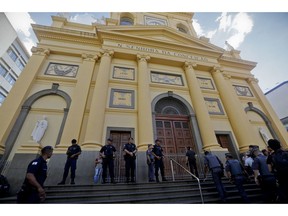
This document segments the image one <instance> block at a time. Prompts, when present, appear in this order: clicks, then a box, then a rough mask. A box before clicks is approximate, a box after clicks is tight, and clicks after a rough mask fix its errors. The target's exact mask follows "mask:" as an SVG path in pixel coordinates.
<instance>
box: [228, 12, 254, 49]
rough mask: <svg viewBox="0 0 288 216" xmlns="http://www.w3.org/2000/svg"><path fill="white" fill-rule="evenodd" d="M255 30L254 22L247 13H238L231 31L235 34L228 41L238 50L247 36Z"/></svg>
mask: <svg viewBox="0 0 288 216" xmlns="http://www.w3.org/2000/svg"><path fill="white" fill-rule="evenodd" d="M252 29H253V20H252V19H251V18H250V17H249V16H248V14H246V13H238V14H237V15H236V16H235V17H234V19H233V21H232V24H231V27H230V30H231V32H233V34H232V35H231V36H230V37H229V38H228V39H227V41H228V42H229V43H230V44H231V45H232V46H233V47H234V48H238V47H239V46H240V44H241V43H242V42H243V41H244V39H245V37H246V35H247V34H249V33H250V32H251V31H252Z"/></svg>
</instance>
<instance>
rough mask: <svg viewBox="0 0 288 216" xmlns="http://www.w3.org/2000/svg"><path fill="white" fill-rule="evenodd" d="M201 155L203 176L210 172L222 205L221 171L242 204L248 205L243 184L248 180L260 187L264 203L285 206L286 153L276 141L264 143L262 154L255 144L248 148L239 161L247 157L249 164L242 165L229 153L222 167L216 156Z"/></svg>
mask: <svg viewBox="0 0 288 216" xmlns="http://www.w3.org/2000/svg"><path fill="white" fill-rule="evenodd" d="M204 154H205V156H204V164H205V174H204V177H206V176H207V173H208V171H210V172H211V174H212V179H213V181H214V184H215V187H216V189H217V191H218V193H219V196H220V199H221V201H222V202H223V203H225V202H227V193H226V190H225V187H224V185H223V183H222V181H221V178H222V177H223V176H224V170H225V171H226V176H227V177H228V178H229V180H230V182H231V183H233V184H234V185H235V186H236V188H237V189H238V191H239V194H240V196H241V197H242V199H243V202H245V203H249V202H250V199H249V197H248V196H247V193H246V192H245V189H244V187H243V184H244V183H245V182H246V181H251V180H252V181H255V183H256V184H257V185H258V186H260V188H261V191H262V201H263V202H264V203H288V152H287V151H284V150H283V149H282V148H281V145H280V142H279V141H278V140H276V139H270V140H268V146H267V150H266V151H265V150H262V151H260V149H259V146H257V145H250V146H249V151H248V152H247V154H246V155H244V158H243V160H244V161H245V160H247V158H249V159H251V160H252V162H251V163H250V165H249V164H248V163H244V164H245V165H244V166H243V164H242V163H241V162H240V161H239V160H237V159H235V158H233V156H232V155H231V154H226V164H225V167H224V165H223V164H222V162H221V161H220V160H219V158H218V157H217V156H216V155H213V154H211V153H210V152H208V151H205V152H204ZM265 154H266V155H265ZM251 171H252V172H251Z"/></svg>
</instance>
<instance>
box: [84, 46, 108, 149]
mask: <svg viewBox="0 0 288 216" xmlns="http://www.w3.org/2000/svg"><path fill="white" fill-rule="evenodd" d="M113 55H114V51H112V50H103V51H102V52H101V62H100V66H99V71H98V75H97V79H96V83H95V88H94V91H93V96H92V102H91V106H90V112H89V118H88V122H87V128H86V134H85V138H84V142H83V144H82V145H83V146H87V147H88V146H90V147H93V146H94V147H95V145H99V146H102V138H103V130H104V128H103V127H104V121H105V108H106V104H107V96H108V88H109V75H110V69H111V61H112V56H113Z"/></svg>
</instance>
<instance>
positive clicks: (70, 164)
mask: <svg viewBox="0 0 288 216" xmlns="http://www.w3.org/2000/svg"><path fill="white" fill-rule="evenodd" d="M71 143H72V145H71V146H70V147H68V149H67V152H66V155H67V160H66V163H65V167H64V173H63V177H62V181H61V182H59V183H58V185H64V184H65V182H66V178H67V176H68V173H69V169H70V168H71V175H70V176H71V181H70V184H75V171H76V164H77V159H78V156H79V155H80V154H81V147H80V146H79V145H78V144H77V140H76V139H72V141H71Z"/></svg>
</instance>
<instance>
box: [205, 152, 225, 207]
mask: <svg viewBox="0 0 288 216" xmlns="http://www.w3.org/2000/svg"><path fill="white" fill-rule="evenodd" d="M204 154H205V156H204V165H205V173H204V178H205V179H206V177H207V173H208V171H209V170H210V171H211V174H212V178H213V181H214V184H215V187H216V189H217V191H218V193H219V196H220V199H221V201H222V202H226V190H225V188H224V186H223V183H222V180H221V178H222V176H223V171H224V170H223V168H224V166H223V164H222V162H221V161H220V159H219V158H218V157H217V156H216V155H214V154H212V153H210V152H208V151H205V152H204Z"/></svg>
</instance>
